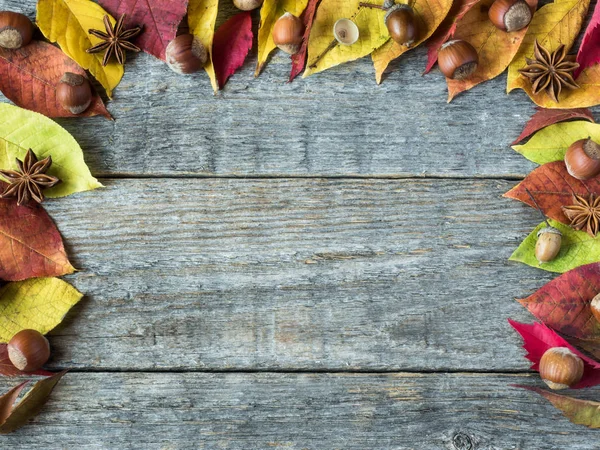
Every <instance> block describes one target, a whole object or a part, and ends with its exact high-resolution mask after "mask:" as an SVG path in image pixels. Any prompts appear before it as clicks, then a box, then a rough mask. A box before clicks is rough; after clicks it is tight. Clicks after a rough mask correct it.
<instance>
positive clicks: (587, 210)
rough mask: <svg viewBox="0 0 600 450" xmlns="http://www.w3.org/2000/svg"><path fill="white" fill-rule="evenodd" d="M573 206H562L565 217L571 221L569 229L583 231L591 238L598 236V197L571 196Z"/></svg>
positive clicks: (591, 195)
mask: <svg viewBox="0 0 600 450" xmlns="http://www.w3.org/2000/svg"><path fill="white" fill-rule="evenodd" d="M573 201H574V204H573V205H570V206H563V207H562V210H563V212H564V213H565V216H567V218H568V219H569V220H570V221H571V227H572V228H574V229H576V230H583V229H585V231H586V232H587V234H589V235H590V236H592V237H595V236H596V234H598V229H599V228H600V197H596V196H595V195H594V194H590V196H589V197H588V198H585V197H583V196H581V195H574V196H573Z"/></svg>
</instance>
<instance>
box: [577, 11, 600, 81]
mask: <svg viewBox="0 0 600 450" xmlns="http://www.w3.org/2000/svg"><path fill="white" fill-rule="evenodd" d="M577 62H578V63H579V68H577V70H575V78H577V77H578V76H579V74H581V72H583V70H584V69H586V68H587V67H590V66H592V65H594V64H598V63H600V3H596V8H595V9H594V14H593V15H592V18H591V19H590V22H589V24H588V26H587V28H586V30H585V33H584V35H583V40H582V41H581V46H580V47H579V51H578V52H577Z"/></svg>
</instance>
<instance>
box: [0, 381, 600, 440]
mask: <svg viewBox="0 0 600 450" xmlns="http://www.w3.org/2000/svg"><path fill="white" fill-rule="evenodd" d="M0 382H1V383H2V386H6V387H8V385H9V384H8V383H7V381H6V379H3V380H1V381H0ZM13 383H14V382H13ZM513 383H528V384H534V383H538V384H539V381H538V380H537V377H535V376H530V377H529V376H511V375H507V376H503V375H494V376H489V375H468V374H454V375H444V374H433V375H418V374H406V373H399V374H386V375H380V374H360V375H348V374H272V373H261V374H202V373H187V374H147V373H146V374H143V373H133V374H128V373H109V374H107V373H99V374H68V375H67V376H65V378H64V379H63V381H62V382H61V384H59V386H58V387H57V388H56V390H55V392H54V393H53V396H52V399H51V401H50V402H49V404H48V405H46V407H45V408H44V410H43V411H42V413H41V414H40V415H39V416H38V417H37V418H36V419H34V421H33V423H31V424H29V425H28V426H27V427H25V428H21V429H20V430H18V431H17V432H15V433H13V434H11V435H7V436H2V437H1V442H2V444H1V445H2V448H3V449H13V448H14V449H23V448H44V449H59V448H60V449H63V448H81V449H98V448H114V449H125V448H127V449H142V448H143V449H149V450H150V449H189V448H203V449H204V448H206V449H221V448H227V449H240V450H242V449H243V450H250V449H266V448H272V447H275V448H279V447H282V448H286V449H293V450H295V449H297V450H300V449H336V448H337V449H342V448H343V449H357V450H364V449H391V448H393V449H418V450H429V449H431V450H433V449H435V450H439V449H442V448H443V449H450V450H474V449H544V450H564V449H569V450H583V449H594V448H597V438H598V431H597V430H589V429H586V428H584V427H582V426H576V425H573V424H571V423H570V422H569V421H568V420H567V419H566V418H564V417H563V416H562V415H561V414H560V413H559V412H557V410H555V409H554V408H553V407H552V406H551V405H549V404H548V403H547V402H546V401H545V400H543V399H542V398H540V397H539V396H537V395H535V394H533V393H531V392H526V391H522V390H518V389H516V388H513V387H511V386H510V385H511V384H513ZM597 392H598V391H597V390H595V391H594V392H593V393H592V392H587V393H584V395H587V396H588V397H593V396H594V393H595V394H596V395H597ZM579 395H581V393H579Z"/></svg>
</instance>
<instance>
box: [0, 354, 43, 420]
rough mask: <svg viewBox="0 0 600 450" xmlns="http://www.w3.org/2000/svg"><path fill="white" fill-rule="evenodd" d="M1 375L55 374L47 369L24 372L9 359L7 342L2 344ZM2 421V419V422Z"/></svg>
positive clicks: (0, 355) (0, 357) (0, 356)
mask: <svg viewBox="0 0 600 450" xmlns="http://www.w3.org/2000/svg"><path fill="white" fill-rule="evenodd" d="M0 375H4V376H6V377H17V376H32V375H41V376H44V377H49V376H51V375H54V374H53V373H52V372H48V371H47V370H42V369H40V370H36V371H35V372H22V371H20V370H19V369H17V368H16V367H15V366H13V364H12V363H11V362H10V359H8V346H7V344H0ZM1 422H2V421H1V420H0V423H1Z"/></svg>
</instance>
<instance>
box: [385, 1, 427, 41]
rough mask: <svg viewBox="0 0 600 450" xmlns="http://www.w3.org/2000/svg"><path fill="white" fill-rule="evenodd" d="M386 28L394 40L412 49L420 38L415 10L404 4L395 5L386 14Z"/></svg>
mask: <svg viewBox="0 0 600 450" xmlns="http://www.w3.org/2000/svg"><path fill="white" fill-rule="evenodd" d="M385 26H386V27H387V29H388V32H389V33H390V37H391V38H392V40H394V41H395V42H397V43H398V44H400V45H404V46H406V47H410V46H411V45H412V44H413V43H414V42H415V41H416V40H417V37H418V34H419V33H418V29H417V22H416V20H415V12H414V11H413V9H412V8H411V7H410V6H408V5H404V4H398V5H394V6H393V7H392V8H390V9H389V10H388V12H387V13H386V14H385Z"/></svg>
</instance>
